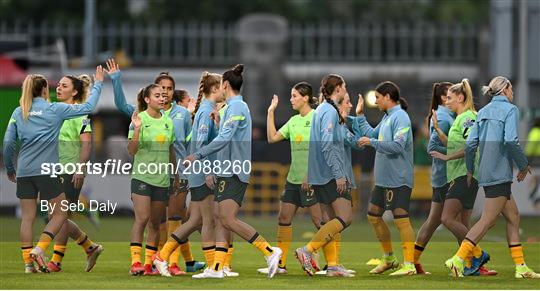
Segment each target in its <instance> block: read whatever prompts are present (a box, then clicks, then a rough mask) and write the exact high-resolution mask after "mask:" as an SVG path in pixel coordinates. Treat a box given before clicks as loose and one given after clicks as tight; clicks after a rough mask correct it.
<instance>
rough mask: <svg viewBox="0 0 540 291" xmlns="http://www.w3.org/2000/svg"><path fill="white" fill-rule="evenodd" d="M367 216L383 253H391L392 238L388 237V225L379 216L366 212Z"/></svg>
mask: <svg viewBox="0 0 540 291" xmlns="http://www.w3.org/2000/svg"><path fill="white" fill-rule="evenodd" d="M367 218H368V221H369V223H370V224H371V226H373V230H374V231H375V235H376V236H377V239H379V242H380V243H381V247H382V250H383V253H384V254H385V255H391V254H392V253H393V251H392V239H391V237H390V229H388V225H386V222H384V220H383V219H382V217H380V216H374V215H369V214H368V216H367Z"/></svg>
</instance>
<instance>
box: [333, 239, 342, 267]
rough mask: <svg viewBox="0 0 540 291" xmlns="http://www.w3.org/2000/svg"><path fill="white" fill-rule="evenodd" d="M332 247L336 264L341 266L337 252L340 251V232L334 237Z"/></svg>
mask: <svg viewBox="0 0 540 291" xmlns="http://www.w3.org/2000/svg"><path fill="white" fill-rule="evenodd" d="M334 245H335V246H336V262H337V264H338V265H339V264H341V263H340V261H339V252H340V250H341V232H340V233H337V234H336V235H334Z"/></svg>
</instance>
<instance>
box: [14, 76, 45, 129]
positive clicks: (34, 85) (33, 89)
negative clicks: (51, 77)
mask: <svg viewBox="0 0 540 291" xmlns="http://www.w3.org/2000/svg"><path fill="white" fill-rule="evenodd" d="M47 86H48V84H47V79H45V77H44V76H43V75H39V74H30V75H28V76H26V78H24V81H23V83H22V94H21V98H20V99H19V105H20V106H21V111H22V116H23V118H24V119H25V120H28V116H30V108H31V107H32V101H33V99H34V97H39V96H41V93H42V92H43V89H44V88H47Z"/></svg>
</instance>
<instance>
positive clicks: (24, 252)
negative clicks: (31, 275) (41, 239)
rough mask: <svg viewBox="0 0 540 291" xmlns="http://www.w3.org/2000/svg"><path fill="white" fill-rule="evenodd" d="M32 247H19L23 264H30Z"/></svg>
mask: <svg viewBox="0 0 540 291" xmlns="http://www.w3.org/2000/svg"><path fill="white" fill-rule="evenodd" d="M33 248H34V247H32V246H28V247H21V253H22V258H23V261H24V263H25V264H30V263H32V258H30V252H31V251H32V249H33Z"/></svg>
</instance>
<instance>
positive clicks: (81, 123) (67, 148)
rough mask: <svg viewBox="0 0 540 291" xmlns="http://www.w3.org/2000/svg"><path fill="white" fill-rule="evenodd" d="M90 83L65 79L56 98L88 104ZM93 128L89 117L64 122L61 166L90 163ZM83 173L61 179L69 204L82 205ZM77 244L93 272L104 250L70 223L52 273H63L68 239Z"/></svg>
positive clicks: (58, 243)
mask: <svg viewBox="0 0 540 291" xmlns="http://www.w3.org/2000/svg"><path fill="white" fill-rule="evenodd" d="M90 83H91V79H90V77H89V76H87V75H81V76H79V77H75V76H71V75H69V76H65V77H63V78H62V79H60V82H58V86H57V87H56V98H57V99H58V101H60V102H64V103H67V104H81V103H84V101H86V97H87V95H88V87H89V86H90ZM91 131H92V130H91V128H90V119H88V116H80V117H77V118H73V119H69V120H66V121H64V124H63V125H62V128H61V129H60V136H59V144H58V149H59V162H60V163H61V164H63V165H67V164H73V165H76V164H78V163H80V164H85V163H86V162H88V160H89V159H90V150H91V141H92V135H91ZM84 172H85V170H84V169H83V173H73V174H68V173H63V174H61V175H60V182H61V183H62V187H63V190H64V193H65V194H66V199H67V200H68V201H69V202H70V203H77V202H78V201H79V194H80V193H81V187H82V185H83V183H84V175H85V174H84ZM70 237H71V238H72V239H73V240H75V241H76V242H77V243H78V244H79V245H80V246H82V247H83V249H84V250H85V252H86V254H87V262H86V271H87V272H90V271H91V270H92V268H93V267H94V265H95V264H96V260H97V258H98V256H99V255H100V254H101V252H102V251H103V246H101V245H99V244H96V243H94V242H92V240H91V239H90V238H89V237H88V235H86V233H84V232H83V231H82V230H81V229H80V228H79V226H78V225H77V224H75V222H73V221H72V220H71V219H68V220H67V222H66V223H64V225H63V226H62V228H61V229H60V232H58V234H57V235H56V237H55V239H54V241H55V243H54V254H53V257H52V259H51V261H50V262H49V263H48V264H47V268H48V269H49V271H50V272H60V271H61V270H62V268H61V263H62V259H63V258H64V255H65V252H66V247H67V241H68V238H70Z"/></svg>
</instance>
